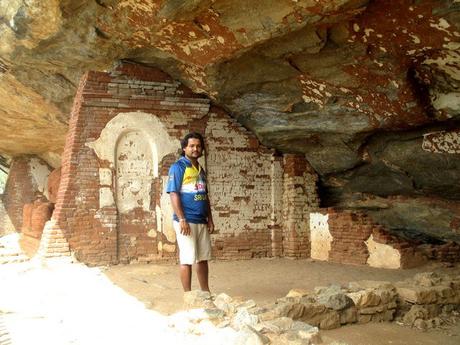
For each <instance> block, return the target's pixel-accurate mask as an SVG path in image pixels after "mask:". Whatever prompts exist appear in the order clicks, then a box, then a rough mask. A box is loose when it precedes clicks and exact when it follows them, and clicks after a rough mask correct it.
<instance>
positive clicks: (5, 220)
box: [0, 195, 16, 236]
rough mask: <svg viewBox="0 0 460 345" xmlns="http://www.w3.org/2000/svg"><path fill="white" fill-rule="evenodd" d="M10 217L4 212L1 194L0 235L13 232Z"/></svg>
mask: <svg viewBox="0 0 460 345" xmlns="http://www.w3.org/2000/svg"><path fill="white" fill-rule="evenodd" d="M15 231H16V229H15V228H14V225H13V223H12V222H11V218H10V216H9V214H8V212H6V209H5V206H4V205H3V195H2V196H1V197H0V236H4V235H8V234H10V233H13V232H15Z"/></svg>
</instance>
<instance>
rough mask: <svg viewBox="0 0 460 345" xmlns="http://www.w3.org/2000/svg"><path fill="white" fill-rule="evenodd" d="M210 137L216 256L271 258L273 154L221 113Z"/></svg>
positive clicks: (211, 122)
mask: <svg viewBox="0 0 460 345" xmlns="http://www.w3.org/2000/svg"><path fill="white" fill-rule="evenodd" d="M206 138H207V148H208V153H207V155H206V167H207V170H208V180H209V191H210V200H211V202H212V207H213V211H214V212H213V215H214V218H215V219H214V222H215V226H216V229H217V233H216V235H214V236H213V243H214V255H215V256H216V257H217V258H224V259H231V258H251V257H260V256H271V251H272V248H271V232H270V231H269V230H268V228H269V226H270V224H271V214H272V200H271V198H272V195H271V190H272V179H271V175H270V171H271V167H272V160H271V156H272V152H271V151H269V150H267V149H265V148H264V147H262V146H260V145H259V142H258V140H257V138H256V137H255V136H254V135H253V134H251V133H250V132H248V131H246V129H244V128H243V127H242V126H240V125H239V124H238V123H237V122H236V121H235V120H233V119H231V118H230V117H229V116H228V115H227V114H225V113H224V112H223V111H222V110H219V109H217V108H213V109H211V111H210V114H209V119H208V122H207V126H206Z"/></svg>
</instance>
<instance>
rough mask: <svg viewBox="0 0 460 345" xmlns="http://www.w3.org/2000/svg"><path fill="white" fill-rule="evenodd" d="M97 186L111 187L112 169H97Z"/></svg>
mask: <svg viewBox="0 0 460 345" xmlns="http://www.w3.org/2000/svg"><path fill="white" fill-rule="evenodd" d="M99 184H100V185H102V186H111V185H112V169H109V168H99Z"/></svg>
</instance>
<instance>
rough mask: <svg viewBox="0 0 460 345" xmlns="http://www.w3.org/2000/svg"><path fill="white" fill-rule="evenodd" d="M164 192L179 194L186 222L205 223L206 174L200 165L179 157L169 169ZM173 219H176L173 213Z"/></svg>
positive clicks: (206, 217)
mask: <svg viewBox="0 0 460 345" xmlns="http://www.w3.org/2000/svg"><path fill="white" fill-rule="evenodd" d="M166 192H167V193H171V192H176V193H179V195H180V201H181V203H182V210H183V211H184V216H185V219H186V220H187V222H189V223H194V224H206V223H207V221H208V195H207V190H206V174H205V172H204V170H203V169H201V166H198V169H197V168H195V167H194V166H193V165H192V163H191V162H190V161H189V160H188V159H187V158H186V157H181V158H180V159H179V160H177V161H176V162H175V163H174V164H173V165H172V166H171V168H170V169H169V178H168V185H167V187H166ZM173 218H174V220H176V221H178V220H179V219H178V218H177V215H176V214H174V216H173Z"/></svg>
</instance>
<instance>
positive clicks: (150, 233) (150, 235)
mask: <svg viewBox="0 0 460 345" xmlns="http://www.w3.org/2000/svg"><path fill="white" fill-rule="evenodd" d="M157 235H158V232H157V231H156V230H155V229H150V230H149V231H148V232H147V236H148V237H152V238H156V237H157Z"/></svg>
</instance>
